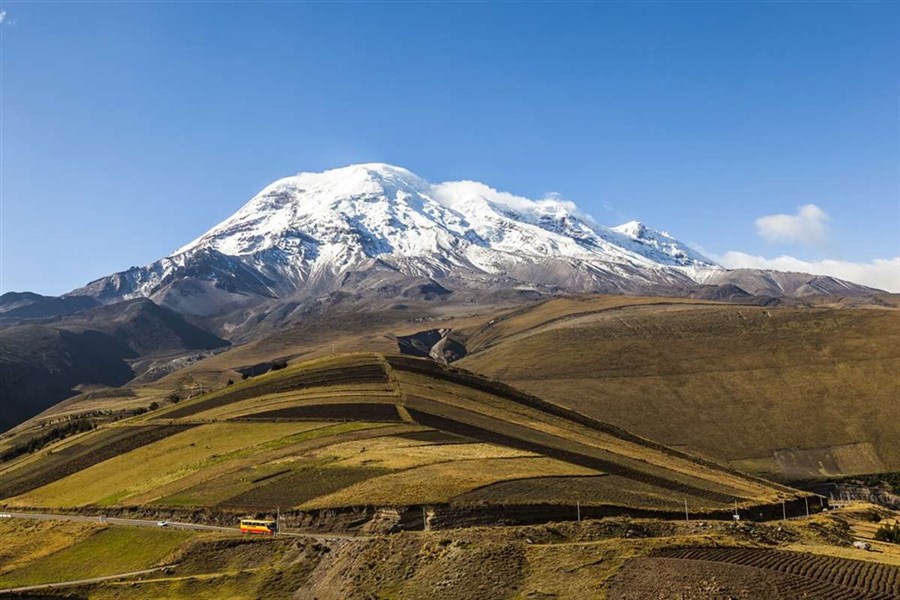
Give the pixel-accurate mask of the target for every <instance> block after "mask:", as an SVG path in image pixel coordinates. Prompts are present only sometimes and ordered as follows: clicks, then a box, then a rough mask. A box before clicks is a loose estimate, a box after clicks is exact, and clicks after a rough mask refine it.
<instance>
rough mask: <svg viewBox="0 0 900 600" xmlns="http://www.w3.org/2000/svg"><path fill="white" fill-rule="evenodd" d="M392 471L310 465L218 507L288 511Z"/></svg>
mask: <svg viewBox="0 0 900 600" xmlns="http://www.w3.org/2000/svg"><path fill="white" fill-rule="evenodd" d="M390 472H391V471H390V470H389V469H380V468H375V467H347V468H342V467H323V466H318V465H316V466H310V467H308V468H305V469H302V470H300V471H294V472H292V473H290V474H287V475H283V476H280V477H274V478H272V479H270V480H267V481H266V483H265V484H264V485H260V486H257V487H254V488H253V489H251V490H248V491H246V492H244V493H242V494H238V495H237V496H234V497H233V498H229V499H228V500H225V501H224V502H220V503H219V504H218V506H219V507H220V508H246V509H262V510H267V509H272V508H274V507H279V506H280V507H283V508H287V507H291V506H297V505H300V504H303V503H304V502H308V501H309V500H313V499H314V498H317V497H319V496H324V495H326V494H331V493H333V492H336V491H338V490H340V489H342V488H345V487H347V486H350V485H353V484H354V483H358V482H360V481H365V480H366V479H370V478H372V477H378V476H379V475H384V474H386V473H390Z"/></svg>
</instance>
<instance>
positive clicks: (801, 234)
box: [756, 204, 829, 247]
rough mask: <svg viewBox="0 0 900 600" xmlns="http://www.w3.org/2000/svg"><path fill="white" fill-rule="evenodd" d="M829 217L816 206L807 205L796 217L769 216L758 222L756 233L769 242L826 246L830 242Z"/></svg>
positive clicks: (798, 211) (759, 219)
mask: <svg viewBox="0 0 900 600" xmlns="http://www.w3.org/2000/svg"><path fill="white" fill-rule="evenodd" d="M828 220H829V218H828V215H827V214H826V213H825V211H824V210H822V209H821V208H819V207H818V206H816V205H815V204H805V205H803V206H801V207H800V208H798V209H797V214H795V215H768V216H765V217H760V218H758V219H757V220H756V232H757V233H758V234H759V235H760V236H762V237H763V238H764V239H765V240H767V241H769V242H784V243H789V244H802V245H807V246H820V247H821V246H824V245H825V244H826V242H827V241H828Z"/></svg>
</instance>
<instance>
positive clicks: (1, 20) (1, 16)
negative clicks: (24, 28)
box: [0, 10, 6, 24]
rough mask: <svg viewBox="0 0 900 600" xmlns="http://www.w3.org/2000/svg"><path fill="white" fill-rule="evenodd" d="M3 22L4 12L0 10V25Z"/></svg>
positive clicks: (4, 18) (4, 19)
mask: <svg viewBox="0 0 900 600" xmlns="http://www.w3.org/2000/svg"><path fill="white" fill-rule="evenodd" d="M5 21H6V11H5V10H0V24H2V23H4V22H5Z"/></svg>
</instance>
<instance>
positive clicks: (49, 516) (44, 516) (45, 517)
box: [0, 512, 372, 541]
mask: <svg viewBox="0 0 900 600" xmlns="http://www.w3.org/2000/svg"><path fill="white" fill-rule="evenodd" d="M2 518H15V519H35V520H38V521H86V522H90V523H106V524H108V525H128V526H132V527H159V521H148V520H144V519H118V518H113V517H86V516H84V515H63V514H53V513H34V512H3V513H0V519H2ZM165 522H166V523H168V525H166V527H170V528H172V529H196V530H201V531H223V532H226V533H239V532H240V529H239V528H238V527H221V526H219V525H203V524H201V523H185V522H183V521H165ZM278 535H279V536H289V537H299V538H308V539H314V540H326V541H328V540H369V539H372V536H369V535H355V534H352V533H315V532H296V531H283V532H281V533H279V534H278Z"/></svg>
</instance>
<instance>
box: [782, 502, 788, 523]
mask: <svg viewBox="0 0 900 600" xmlns="http://www.w3.org/2000/svg"><path fill="white" fill-rule="evenodd" d="M781 516H782V519H781V520H782V521H787V506H785V504H784V500H782V501H781Z"/></svg>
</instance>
